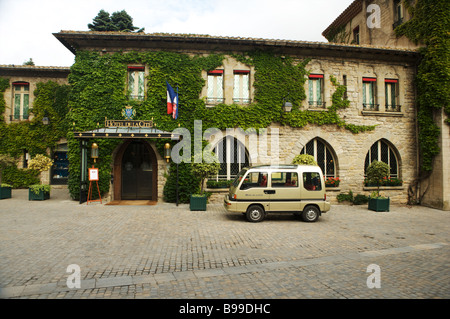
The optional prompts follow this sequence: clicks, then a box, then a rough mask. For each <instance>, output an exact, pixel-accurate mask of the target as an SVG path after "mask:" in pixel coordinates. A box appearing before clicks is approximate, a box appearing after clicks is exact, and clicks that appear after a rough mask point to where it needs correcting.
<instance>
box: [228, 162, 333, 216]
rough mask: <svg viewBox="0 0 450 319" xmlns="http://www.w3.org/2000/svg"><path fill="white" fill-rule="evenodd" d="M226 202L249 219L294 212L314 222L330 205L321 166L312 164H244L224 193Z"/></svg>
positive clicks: (232, 210)
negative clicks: (246, 165) (247, 166)
mask: <svg viewBox="0 0 450 319" xmlns="http://www.w3.org/2000/svg"><path fill="white" fill-rule="evenodd" d="M224 206H225V208H226V209H227V210H228V211H230V212H239V213H244V214H245V215H246V217H247V220H248V221H250V222H260V221H262V220H263V219H264V218H265V217H266V214H267V213H269V212H270V213H282V212H291V213H295V214H298V215H300V216H301V217H302V219H303V220H304V221H306V222H315V221H317V219H318V218H319V216H320V215H321V214H322V213H325V212H327V211H329V210H330V208H331V205H330V202H327V200H326V194H325V180H324V178H323V175H322V170H321V169H320V167H318V166H310V165H266V166H254V167H250V168H244V169H243V170H242V171H240V172H239V174H238V175H237V176H236V178H235V179H234V181H233V183H232V184H231V186H230V191H229V193H228V194H227V195H225V200H224Z"/></svg>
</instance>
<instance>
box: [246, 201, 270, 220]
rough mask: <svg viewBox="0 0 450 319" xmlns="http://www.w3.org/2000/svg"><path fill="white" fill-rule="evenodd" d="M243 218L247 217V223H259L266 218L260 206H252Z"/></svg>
mask: <svg viewBox="0 0 450 319" xmlns="http://www.w3.org/2000/svg"><path fill="white" fill-rule="evenodd" d="M245 216H246V217H247V220H248V221H249V222H252V223H257V222H261V221H262V220H263V219H264V217H266V213H265V212H264V209H263V208H262V207H261V206H258V205H252V206H250V207H249V208H248V209H247V212H246V213H245Z"/></svg>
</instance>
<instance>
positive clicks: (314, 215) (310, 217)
mask: <svg viewBox="0 0 450 319" xmlns="http://www.w3.org/2000/svg"><path fill="white" fill-rule="evenodd" d="M319 215H320V210H319V209H318V208H317V207H316V206H306V207H305V209H304V210H303V213H302V219H303V221H305V222H310V223H311V222H315V221H317V220H318V219H319Z"/></svg>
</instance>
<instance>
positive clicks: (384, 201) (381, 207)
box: [369, 198, 390, 212]
mask: <svg viewBox="0 0 450 319" xmlns="http://www.w3.org/2000/svg"><path fill="white" fill-rule="evenodd" d="M389 203H390V198H369V209H370V210H373V211H376V212H388V211H389Z"/></svg>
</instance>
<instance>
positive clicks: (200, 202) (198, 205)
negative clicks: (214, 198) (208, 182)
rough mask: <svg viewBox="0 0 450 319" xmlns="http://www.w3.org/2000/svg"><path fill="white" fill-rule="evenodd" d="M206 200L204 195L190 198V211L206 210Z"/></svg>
mask: <svg viewBox="0 0 450 319" xmlns="http://www.w3.org/2000/svg"><path fill="white" fill-rule="evenodd" d="M207 201H208V198H207V197H206V195H203V196H192V195H191V200H190V209H191V210H206V202H207Z"/></svg>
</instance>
